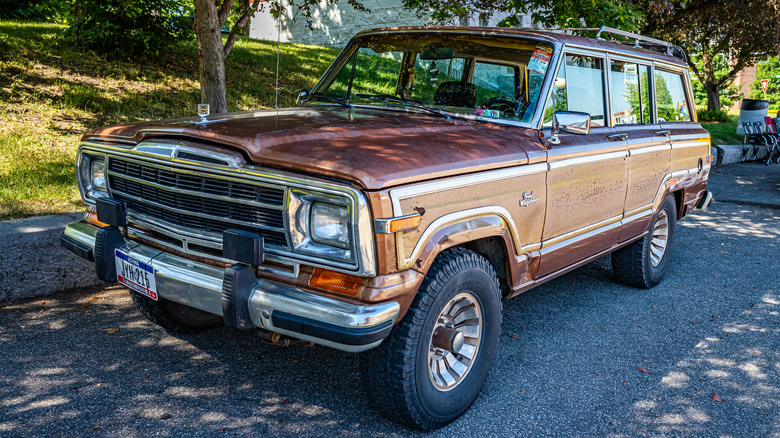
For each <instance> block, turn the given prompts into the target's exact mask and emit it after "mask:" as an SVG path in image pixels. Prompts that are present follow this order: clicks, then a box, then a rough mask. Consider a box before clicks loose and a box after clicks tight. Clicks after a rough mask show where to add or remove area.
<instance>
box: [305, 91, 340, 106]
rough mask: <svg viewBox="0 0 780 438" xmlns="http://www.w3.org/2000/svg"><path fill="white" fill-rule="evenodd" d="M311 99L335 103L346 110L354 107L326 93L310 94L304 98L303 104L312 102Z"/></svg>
mask: <svg viewBox="0 0 780 438" xmlns="http://www.w3.org/2000/svg"><path fill="white" fill-rule="evenodd" d="M311 99H323V100H327V101H329V102H335V103H337V104H339V105H341V106H343V107H345V108H352V105H351V104H350V103H349V102H347V101H346V100H344V99H343V98H341V97H339V96H334V95H332V94H325V93H309V94H307V95H306V97H304V98H303V102H302V104H304V103H306V102H308V101H310V100H311Z"/></svg>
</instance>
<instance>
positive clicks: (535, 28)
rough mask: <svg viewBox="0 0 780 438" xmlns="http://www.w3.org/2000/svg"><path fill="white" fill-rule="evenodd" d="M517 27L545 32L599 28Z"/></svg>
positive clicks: (594, 28) (596, 28) (595, 28)
mask: <svg viewBox="0 0 780 438" xmlns="http://www.w3.org/2000/svg"><path fill="white" fill-rule="evenodd" d="M518 29H519V30H542V31H545V32H572V31H575V30H577V31H594V30H600V29H599V28H598V27H519V28H518ZM601 29H603V28H601Z"/></svg>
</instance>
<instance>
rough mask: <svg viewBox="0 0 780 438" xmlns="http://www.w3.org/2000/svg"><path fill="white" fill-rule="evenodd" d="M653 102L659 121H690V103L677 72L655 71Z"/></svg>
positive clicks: (681, 78)
mask: <svg viewBox="0 0 780 438" xmlns="http://www.w3.org/2000/svg"><path fill="white" fill-rule="evenodd" d="M655 104H656V107H657V108H658V121H659V122H690V121H691V111H690V105H689V103H688V101H687V100H686V98H685V88H683V77H682V75H680V74H679V73H671V72H667V71H663V70H656V71H655Z"/></svg>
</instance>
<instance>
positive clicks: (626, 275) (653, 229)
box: [612, 195, 677, 288]
mask: <svg viewBox="0 0 780 438" xmlns="http://www.w3.org/2000/svg"><path fill="white" fill-rule="evenodd" d="M676 229H677V204H676V203H675V202H674V197H673V196H672V195H666V197H665V198H664V200H663V202H661V206H660V207H659V208H658V211H657V212H656V214H655V217H654V218H653V221H652V223H651V225H650V230H649V231H648V233H647V235H645V237H644V238H643V239H641V240H638V241H636V242H634V243H632V244H630V245H628V246H626V247H624V248H621V249H619V250H617V251H615V252H613V253H612V273H613V274H614V275H615V278H617V280H618V281H620V282H621V283H625V284H628V285H630V286H636V287H643V288H651V287H653V286H655V285H656V284H658V283H659V282H660V281H661V279H662V278H663V277H664V274H665V273H666V268H668V267H669V260H670V259H671V257H672V248H673V247H674V235H675V232H676Z"/></svg>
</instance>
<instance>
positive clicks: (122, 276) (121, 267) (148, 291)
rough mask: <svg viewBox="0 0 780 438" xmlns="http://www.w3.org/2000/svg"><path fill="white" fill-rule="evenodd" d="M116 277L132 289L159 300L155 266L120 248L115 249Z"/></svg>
mask: <svg viewBox="0 0 780 438" xmlns="http://www.w3.org/2000/svg"><path fill="white" fill-rule="evenodd" d="M114 256H115V257H114V261H115V262H116V279H117V280H118V281H119V282H120V283H122V284H124V285H125V286H127V287H129V288H130V289H132V290H134V291H136V292H138V293H140V294H142V295H146V296H147V297H149V298H151V299H153V300H155V301H157V298H158V296H157V284H156V283H155V282H154V268H153V267H151V266H149V265H147V264H146V263H144V262H142V261H139V260H136V259H134V258H132V257H130V256H128V255H127V254H125V253H123V252H122V251H120V250H118V249H117V250H114Z"/></svg>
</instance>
